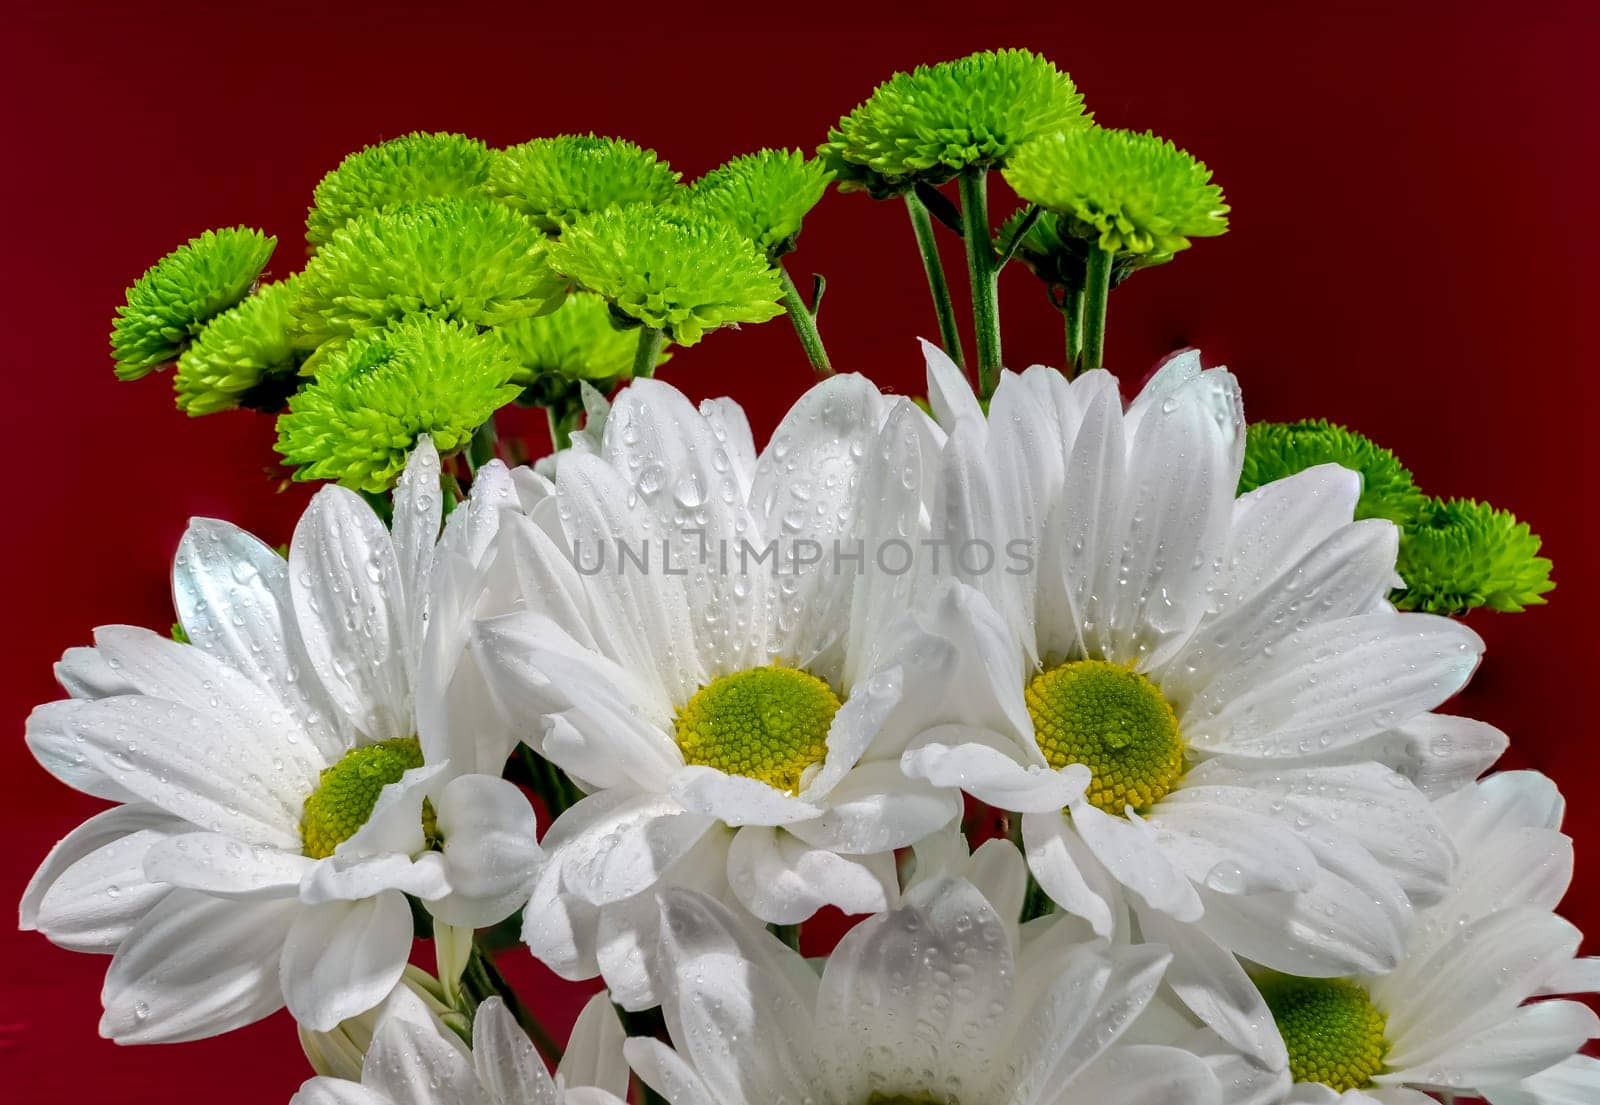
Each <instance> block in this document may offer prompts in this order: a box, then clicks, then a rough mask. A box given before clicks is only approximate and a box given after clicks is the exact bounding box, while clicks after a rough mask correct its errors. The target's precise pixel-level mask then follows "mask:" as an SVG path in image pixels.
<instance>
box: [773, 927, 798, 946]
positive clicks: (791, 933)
mask: <svg viewBox="0 0 1600 1105" xmlns="http://www.w3.org/2000/svg"><path fill="white" fill-rule="evenodd" d="M767 927H768V928H770V929H771V930H772V935H774V936H776V937H777V938H778V939H779V940H782V941H783V942H784V943H785V944H786V945H788V947H789V948H790V949H791V950H793V951H795V952H798V951H799V950H800V926H799V925H769V926H767Z"/></svg>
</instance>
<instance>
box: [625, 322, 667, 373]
mask: <svg viewBox="0 0 1600 1105" xmlns="http://www.w3.org/2000/svg"><path fill="white" fill-rule="evenodd" d="M666 341H667V337H666V335H665V334H663V333H662V332H661V331H660V330H657V329H655V328H654V327H651V326H641V327H639V348H638V350H637V351H636V352H635V353H634V355H633V378H634V379H635V380H639V379H643V378H644V377H646V376H654V375H655V374H656V362H657V361H659V360H660V359H661V347H662V346H663V345H665V344H666Z"/></svg>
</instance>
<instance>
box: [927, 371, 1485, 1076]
mask: <svg viewBox="0 0 1600 1105" xmlns="http://www.w3.org/2000/svg"><path fill="white" fill-rule="evenodd" d="M928 358H929V381H930V398H931V402H932V406H933V409H934V411H935V414H936V415H937V416H938V418H939V420H940V421H941V423H942V424H943V426H944V427H945V429H946V430H948V431H949V439H948V442H947V443H946V445H945V447H944V449H943V452H942V455H941V457H940V459H939V465H940V470H939V474H938V477H937V481H936V483H935V486H934V490H933V492H932V494H931V495H930V500H931V504H930V505H931V514H930V530H931V532H932V533H933V534H935V535H936V536H938V537H940V538H941V539H943V540H945V541H946V542H948V543H950V544H953V545H954V546H955V547H957V548H959V547H962V546H963V545H964V544H966V543H968V542H971V541H975V540H980V539H981V540H987V541H989V542H991V543H993V542H998V541H1010V540H1016V539H1020V540H1022V541H1024V542H1025V544H1026V547H1028V548H1030V549H1031V550H1033V568H1034V570H1033V571H1030V572H1017V573H1012V572H1001V571H989V572H986V573H978V572H970V571H968V572H965V573H964V578H963V584H962V586H960V587H957V588H951V587H949V586H948V585H947V584H946V585H941V586H939V587H937V588H929V589H928V591H929V592H930V593H931V598H930V599H929V600H928V601H927V603H926V607H925V615H924V616H925V617H926V618H927V619H928V620H929V622H930V623H931V626H932V628H933V629H934V630H936V631H937V632H940V633H943V634H944V635H946V636H947V637H950V638H957V637H959V636H961V634H962V633H963V632H964V633H965V634H966V635H967V639H968V644H967V645H966V646H965V652H966V654H968V655H976V656H980V657H982V661H981V662H977V663H973V664H971V665H970V667H969V668H968V670H967V672H966V675H965V677H964V678H962V679H961V680H960V681H959V683H958V684H957V687H956V688H955V689H953V690H952V692H951V694H950V695H949V696H948V697H947V699H946V701H945V702H944V703H943V705H942V709H943V713H942V715H941V716H940V717H939V719H938V720H939V722H940V724H939V725H937V726H935V727H933V728H931V729H930V730H929V731H928V732H926V733H924V734H923V735H922V736H921V737H920V738H919V739H918V740H917V741H916V742H915V743H914V744H913V746H912V747H911V748H910V749H909V750H908V752H907V755H906V756H905V759H904V766H905V769H906V771H907V772H908V774H911V775H913V776H916V777H918V778H923V779H927V780H929V781H932V782H936V783H939V784H942V785H945V786H954V787H960V788H962V789H964V790H965V791H967V792H968V793H970V794H972V795H973V796H975V797H977V798H979V799H981V800H983V801H985V802H987V803H989V804H991V805H993V806H996V807H998V808H1000V809H1005V810H1010V811H1015V812H1019V813H1021V814H1022V824H1021V828H1022V837H1023V842H1024V845H1025V849H1026V852H1027V858H1028V863H1029V865H1030V867H1031V868H1032V870H1033V872H1034V875H1035V877H1036V878H1037V879H1038V881H1039V883H1040V885H1041V886H1042V887H1043V888H1044V889H1045V891H1047V892H1048V893H1049V895H1050V896H1051V897H1052V898H1053V899H1054V900H1055V901H1056V902H1057V903H1058V904H1059V905H1060V906H1061V907H1062V908H1064V909H1066V910H1068V911H1070V912H1073V913H1076V914H1078V915H1079V916H1082V917H1084V918H1086V919H1088V920H1089V921H1090V922H1092V924H1093V926H1094V929H1095V931H1096V932H1098V933H1100V934H1101V935H1111V934H1113V933H1116V932H1120V931H1122V930H1123V929H1124V927H1125V926H1126V925H1127V924H1128V919H1127V918H1126V916H1125V906H1124V903H1127V904H1128V905H1131V906H1132V907H1133V908H1134V910H1135V911H1136V914H1137V917H1136V920H1137V924H1138V926H1139V930H1140V932H1141V934H1142V938H1144V939H1148V940H1154V941H1157V942H1160V943H1163V944H1166V945H1168V946H1170V947H1171V948H1172V950H1173V953H1174V965H1173V969H1172V972H1171V975H1170V981H1171V983H1172V986H1173V988H1174V990H1175V991H1176V992H1177V993H1178V994H1179V995H1180V996H1182V997H1183V999H1184V1000H1185V1001H1186V1002H1188V1003H1189V1004H1190V1005H1191V1007H1192V1008H1193V1009H1194V1010H1195V1012H1196V1013H1198V1014H1199V1015H1200V1016H1201V1017H1202V1018H1203V1019H1204V1020H1205V1022H1206V1023H1207V1024H1208V1025H1210V1026H1211V1027H1212V1028H1214V1029H1215V1030H1216V1031H1217V1032H1218V1033H1219V1034H1220V1035H1221V1036H1222V1037H1223V1038H1224V1039H1226V1040H1227V1041H1228V1042H1229V1044H1230V1045H1232V1046H1235V1047H1238V1048H1240V1049H1242V1050H1244V1051H1246V1052H1248V1053H1250V1054H1253V1055H1255V1056H1256V1057H1257V1058H1258V1059H1259V1060H1261V1061H1262V1062H1264V1063H1267V1064H1268V1065H1271V1066H1281V1065H1282V1063H1283V1060H1284V1056H1283V1053H1282V1050H1281V1046H1280V1045H1279V1043H1278V1041H1277V1040H1276V1039H1275V1038H1274V1037H1273V1036H1272V1034H1271V1032H1270V1031H1268V1030H1266V1009H1265V1007H1264V1005H1263V1004H1262V1001H1261V998H1260V995H1259V994H1257V993H1256V991H1255V988H1254V987H1253V986H1252V985H1251V984H1250V981H1249V979H1248V978H1247V977H1246V976H1245V974H1244V972H1243V970H1242V969H1241V968H1240V966H1239V965H1238V963H1237V962H1236V959H1235V953H1237V954H1238V955H1243V956H1247V957H1249V958H1251V959H1253V960H1256V961H1258V962H1261V963H1264V964H1267V965H1269V966H1272V967H1275V968H1278V969H1282V970H1287V971H1291V972H1293V973H1295V974H1299V975H1306V976H1316V975H1341V974H1349V973H1351V972H1353V971H1382V970H1385V969H1388V968H1389V967H1392V966H1393V965H1394V964H1395V963H1396V962H1397V961H1398V958H1399V954H1400V950H1401V947H1402V944H1403V939H1404V935H1405V932H1406V929H1407V927H1408V925H1409V923H1410V915H1411V911H1412V902H1411V900H1410V899H1411V898H1416V899H1418V900H1423V901H1425V900H1430V899H1433V898H1437V897H1438V896H1439V895H1440V894H1441V893H1443V891H1444V889H1445V887H1446V886H1447V885H1448V881H1449V876H1450V871H1451V864H1452V862H1453V857H1452V854H1451V849H1450V846H1449V843H1448V841H1447V840H1446V839H1445V837H1444V835H1443V833H1442V831H1441V829H1440V827H1439V824H1438V820H1437V818H1436V817H1435V815H1434V814H1433V812H1432V810H1431V809H1430V807H1429V803H1428V801H1427V800H1426V798H1425V797H1424V795H1423V794H1422V793H1421V792H1420V791H1419V790H1418V789H1417V788H1416V786H1414V785H1413V784H1412V783H1411V782H1410V781H1409V780H1408V778H1407V777H1406V776H1405V775H1402V774H1401V773H1400V772H1398V771H1396V770H1394V769H1393V768H1391V767H1390V766H1386V765H1385V764H1384V763H1380V762H1377V760H1378V758H1382V759H1388V760H1393V761H1395V762H1396V763H1397V764H1398V762H1399V761H1400V760H1407V762H1408V764H1409V766H1410V769H1411V773H1412V774H1414V775H1417V776H1418V777H1424V776H1426V777H1427V778H1428V779H1429V782H1430V785H1436V784H1438V783H1440V782H1441V781H1442V780H1444V779H1448V778H1457V779H1458V778H1460V776H1461V775H1462V773H1463V771H1464V770H1465V769H1464V768H1463V766H1462V765H1463V764H1468V765H1470V764H1475V763H1478V762H1479V757H1481V755H1482V753H1483V752H1484V751H1485V750H1494V751H1497V748H1495V747H1494V745H1495V742H1494V740H1493V739H1492V738H1491V737H1490V736H1488V735H1487V734H1485V733H1484V732H1482V731H1481V730H1473V729H1471V728H1470V727H1471V723H1466V726H1467V730H1466V733H1465V735H1466V737H1470V738H1472V739H1470V740H1467V739H1464V740H1463V742H1462V743H1463V749H1464V751H1463V752H1462V753H1460V754H1459V755H1458V756H1453V757H1450V758H1449V759H1450V763H1449V765H1448V767H1446V766H1443V765H1441V766H1439V767H1425V766H1423V765H1421V764H1420V763H1418V762H1414V761H1417V760H1419V759H1427V757H1426V756H1423V757H1418V756H1417V755H1416V754H1415V753H1416V748H1417V744H1418V742H1419V741H1425V740H1429V739H1432V738H1435V737H1441V736H1444V737H1448V736H1449V735H1450V734H1451V733H1455V732H1460V731H1462V728H1463V727H1461V726H1457V725H1455V724H1454V723H1453V722H1452V721H1451V720H1450V719H1441V718H1437V717H1434V716H1433V715H1430V714H1428V712H1427V711H1429V710H1432V709H1433V708H1434V707H1436V706H1438V705H1439V704H1440V703H1441V702H1443V701H1444V700H1445V699H1446V698H1448V697H1449V696H1450V695H1452V694H1453V693H1454V692H1455V691H1456V690H1458V689H1459V688H1460V687H1461V686H1462V684H1463V683H1465V682H1466V680H1467V678H1468V677H1469V676H1470V674H1471V672H1472V671H1473V669H1474V667H1475V666H1476V664H1477V661H1478V658H1479V655H1480V653H1481V650H1482V644H1481V642H1480V641H1479V640H1478V638H1477V637H1476V636H1475V635H1474V634H1473V633H1472V632H1471V631H1470V630H1468V629H1466V628H1464V627H1462V626H1461V625H1459V624H1458V623H1456V622H1452V621H1449V620H1447V619H1443V618H1436V617H1431V616H1427V615H1418V614H1399V613H1396V612H1395V611H1394V610H1393V608H1392V607H1391V606H1390V605H1389V604H1388V603H1387V602H1386V601H1385V596H1386V594H1387V592H1388V591H1389V589H1390V588H1391V587H1392V586H1394V585H1395V584H1396V583H1397V582H1398V580H1397V578H1396V576H1395V573H1394V562H1395V555H1396V550H1397V533H1396V530H1395V527H1394V526H1393V525H1392V524H1390V523H1388V522H1385V521H1379V520H1372V521H1359V522H1357V521H1352V512H1353V510H1354V506H1355V501H1356V497H1357V495H1358V493H1359V482H1358V477H1357V476H1356V475H1355V474H1354V473H1350V472H1348V471H1345V470H1343V469H1339V468H1335V467H1332V466H1328V467H1324V468H1318V469H1313V470H1311V471H1309V472H1306V473H1303V474H1301V475H1300V476H1297V477H1295V478H1293V479H1290V480H1284V481H1280V482H1279V483H1277V484H1273V485H1270V486H1268V487H1265V488H1262V489H1260V490H1259V491H1257V492H1254V493H1252V494H1251V495H1249V496H1246V497H1244V498H1242V499H1240V500H1239V501H1238V502H1237V503H1236V502H1235V495H1234V493H1235V488H1236V486H1237V482H1238V475H1239V466H1240V462H1241V456H1242V449H1243V444H1244V433H1243V431H1244V419H1243V413H1242V404H1241V401H1240V396H1239V390H1238V385H1237V383H1236V382H1235V380H1234V378H1233V377H1232V376H1231V375H1230V374H1229V373H1228V372H1227V371H1226V370H1223V369H1214V370H1210V371H1202V370H1201V367H1200V363H1199V358H1198V357H1197V356H1194V355H1180V356H1178V357H1175V358H1173V359H1171V360H1169V361H1168V363H1167V364H1165V365H1164V366H1163V367H1162V369H1161V370H1160V371H1159V372H1158V373H1157V374H1156V375H1155V376H1154V377H1153V378H1152V380H1151V381H1150V382H1149V384H1148V385H1147V386H1146V387H1145V388H1144V389H1143V391H1142V392H1141V393H1140V395H1139V396H1138V398H1137V399H1135V401H1134V402H1133V403H1132V404H1131V405H1129V406H1128V408H1127V409H1126V411H1124V409H1123V404H1122V400H1121V397H1120V396H1119V394H1118V391H1117V385H1116V381H1115V379H1114V378H1113V377H1111V376H1110V375H1108V374H1106V373H1104V372H1091V373H1086V374H1085V375H1083V376H1082V377H1080V378H1078V379H1077V380H1074V381H1072V382H1070V383H1069V382H1068V381H1066V380H1065V379H1064V378H1063V377H1062V376H1061V375H1060V374H1059V373H1056V372H1053V371H1051V370H1049V369H1047V368H1042V367H1039V368H1033V369H1030V370H1028V371H1027V372H1025V373H1023V374H1021V375H1014V374H1011V373H1007V374H1005V376H1004V378H1003V380H1002V382H1001V384H1000V387H999V390H998V391H997V392H996V394H995V397H994V401H993V403H992V404H991V406H990V408H989V411H988V414H987V417H985V416H984V414H983V412H981V411H980V410H979V408H978V406H977V404H976V402H975V401H974V400H973V399H972V397H971V393H970V391H969V390H968V389H967V388H966V386H965V384H964V382H963V381H962V380H961V377H960V374H959V372H958V370H956V369H955V368H954V366H953V365H951V364H950V363H949V361H948V359H947V358H945V357H944V356H943V355H942V354H941V353H939V352H938V351H937V350H934V349H931V348H930V349H929V350H928ZM973 561H974V558H969V560H968V562H967V563H969V564H970V563H972V562H973ZM956 565H957V568H958V574H962V573H961V571H960V569H962V562H961V561H960V560H959V559H957V561H956ZM958 626H965V629H964V630H961V629H958V628H956V627H958ZM1407 727H1410V731H1407ZM1483 729H1484V730H1488V733H1490V734H1492V733H1493V732H1494V731H1493V730H1490V729H1488V727H1483ZM1430 730H1431V731H1430ZM1356 749H1360V750H1361V754H1363V755H1368V756H1372V757H1374V758H1371V759H1367V758H1357V753H1356V752H1355V751H1354V750H1356ZM1341 757H1343V758H1344V759H1343V760H1341ZM1069 781H1070V782H1071V783H1072V784H1073V786H1074V787H1075V791H1074V793H1073V794H1072V795H1071V797H1070V798H1069V799H1068V800H1066V801H1062V800H1061V797H1060V792H1061V788H1062V785H1063V784H1064V783H1065V782H1069ZM1063 807H1065V808H1063Z"/></svg>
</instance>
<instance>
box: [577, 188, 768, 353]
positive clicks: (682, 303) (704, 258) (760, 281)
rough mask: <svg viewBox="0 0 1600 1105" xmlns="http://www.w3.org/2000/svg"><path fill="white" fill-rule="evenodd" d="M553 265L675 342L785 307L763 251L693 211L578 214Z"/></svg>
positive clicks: (639, 208)
mask: <svg viewBox="0 0 1600 1105" xmlns="http://www.w3.org/2000/svg"><path fill="white" fill-rule="evenodd" d="M550 264H551V266H552V267H553V268H554V269H555V270H556V271H557V272H559V273H561V274H563V275H564V276H566V277H568V278H569V279H571V280H573V281H574V282H575V283H576V284H577V285H578V286H579V287H582V288H587V289H589V290H590V291H592V292H594V293H596V294H597V295H600V296H602V297H603V298H604V299H605V300H606V302H608V303H609V304H611V307H612V310H613V312H614V313H616V314H618V315H620V316H622V317H624V318H627V319H631V320H632V321H634V322H637V323H639V324H640V325H643V326H648V327H651V328H652V329H656V330H660V331H662V332H664V333H665V334H666V336H667V337H668V338H669V339H670V340H671V341H673V342H675V343H676V344H678V345H686V346H687V345H693V344H695V343H696V342H698V341H699V340H700V339H701V337H702V336H704V334H705V333H706V331H708V330H713V329H716V328H717V327H719V326H729V325H737V324H739V323H742V322H765V321H766V320H768V319H770V318H773V317H775V316H777V315H780V314H782V313H783V307H782V306H781V305H780V303H779V299H780V298H781V297H782V295H783V288H782V284H781V282H780V280H779V278H778V274H777V271H776V270H774V269H773V268H772V266H771V265H769V264H768V263H767V258H766V257H765V256H764V255H763V254H762V252H761V251H760V250H759V249H758V248H757V247H756V246H755V244H754V243H753V242H751V241H750V239H748V238H746V237H744V236H743V235H742V234H740V233H739V232H738V231H736V230H734V229H733V228H732V227H730V226H729V225H727V224H726V223H724V222H722V221H721V220H720V219H715V218H712V217H711V216H709V215H706V214H703V213H700V212H696V211H689V210H679V209H672V208H665V207H645V206H642V205H638V204H635V205H633V206H630V207H616V208H612V209H611V210H609V211H602V212H598V213H596V214H593V215H585V216H581V217H580V218H578V219H577V220H575V221H574V222H573V223H572V224H571V225H570V226H569V227H568V228H567V229H566V231H565V232H564V233H563V234H562V235H561V237H560V238H559V239H557V240H556V241H554V242H552V243H551V246H550Z"/></svg>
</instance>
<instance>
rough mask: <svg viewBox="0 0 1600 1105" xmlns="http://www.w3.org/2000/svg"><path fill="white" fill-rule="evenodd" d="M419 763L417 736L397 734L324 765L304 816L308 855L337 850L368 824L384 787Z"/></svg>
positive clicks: (303, 834)
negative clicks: (326, 766)
mask: <svg viewBox="0 0 1600 1105" xmlns="http://www.w3.org/2000/svg"><path fill="white" fill-rule="evenodd" d="M421 766H422V745H421V743H420V742H419V741H418V740H417V738H416V737H396V738H395V739H393V740H386V741H379V742H378V743H377V744H368V745H363V746H362V747H360V748H353V749H351V750H350V751H349V752H346V753H345V754H344V755H343V756H342V757H341V758H340V759H339V762H338V763H336V764H334V765H333V766H332V767H328V768H324V769H323V772H322V775H321V776H320V777H319V778H318V780H317V789H316V790H314V791H312V792H311V794H310V796H309V797H307V798H306V804H305V810H304V812H303V813H302V814H301V816H300V839H301V841H302V842H303V850H304V852H305V854H306V855H308V856H310V857H311V858H312V859H325V858H327V857H328V856H331V855H333V852H334V849H336V848H338V847H339V845H340V844H343V843H344V842H345V841H346V840H349V839H350V837H351V836H353V835H354V834H355V831H356V830H357V829H359V828H361V826H363V825H365V824H366V823H367V818H369V817H371V816H372V808H373V807H374V806H375V805H377V804H378V795H380V794H382V793H383V788H384V787H386V786H388V785H389V784H390V783H398V782H399V781H400V777H401V776H402V775H404V774H405V773H406V772H408V771H410V770H412V769H413V768H417V767H421Z"/></svg>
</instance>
